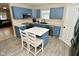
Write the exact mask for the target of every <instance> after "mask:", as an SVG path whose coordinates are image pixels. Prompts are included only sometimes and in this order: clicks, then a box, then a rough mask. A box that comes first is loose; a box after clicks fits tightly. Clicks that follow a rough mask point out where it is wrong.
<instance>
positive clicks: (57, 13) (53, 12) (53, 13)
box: [50, 7, 64, 19]
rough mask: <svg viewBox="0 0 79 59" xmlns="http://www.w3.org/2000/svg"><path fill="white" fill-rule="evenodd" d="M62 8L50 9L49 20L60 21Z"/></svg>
mask: <svg viewBox="0 0 79 59" xmlns="http://www.w3.org/2000/svg"><path fill="white" fill-rule="evenodd" d="M63 13H64V7H56V8H50V19H62V18H63Z"/></svg>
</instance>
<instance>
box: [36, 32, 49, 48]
mask: <svg viewBox="0 0 79 59" xmlns="http://www.w3.org/2000/svg"><path fill="white" fill-rule="evenodd" d="M37 37H38V38H40V39H42V40H43V41H44V47H45V46H46V45H47V43H48V32H46V33H45V34H43V35H42V36H41V37H39V36H37Z"/></svg>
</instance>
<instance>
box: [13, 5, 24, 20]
mask: <svg viewBox="0 0 79 59" xmlns="http://www.w3.org/2000/svg"><path fill="white" fill-rule="evenodd" d="M12 12H13V18H14V19H22V18H23V16H22V13H23V11H22V8H19V7H12Z"/></svg>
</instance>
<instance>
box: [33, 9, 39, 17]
mask: <svg viewBox="0 0 79 59" xmlns="http://www.w3.org/2000/svg"><path fill="white" fill-rule="evenodd" d="M32 18H40V10H39V9H35V10H32Z"/></svg>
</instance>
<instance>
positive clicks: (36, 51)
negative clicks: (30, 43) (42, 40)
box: [34, 47, 37, 56]
mask: <svg viewBox="0 0 79 59" xmlns="http://www.w3.org/2000/svg"><path fill="white" fill-rule="evenodd" d="M36 52H37V47H35V54H34V56H36Z"/></svg>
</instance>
